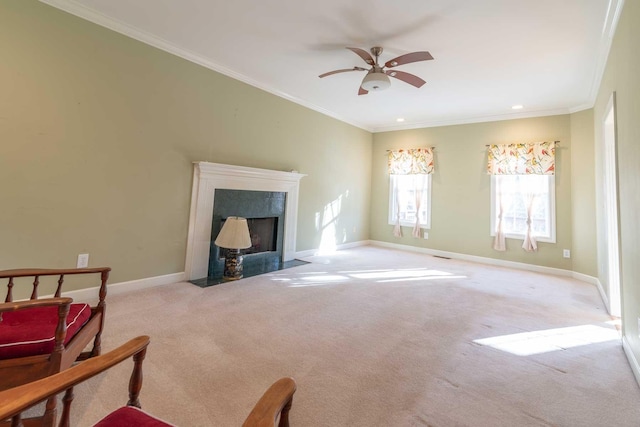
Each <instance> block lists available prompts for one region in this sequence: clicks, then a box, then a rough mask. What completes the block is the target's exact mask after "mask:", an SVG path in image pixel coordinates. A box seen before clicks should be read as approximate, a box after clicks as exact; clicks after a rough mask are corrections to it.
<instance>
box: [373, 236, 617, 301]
mask: <svg viewBox="0 0 640 427" xmlns="http://www.w3.org/2000/svg"><path fill="white" fill-rule="evenodd" d="M369 244H370V245H372V246H379V247H383V248H390V249H397V250H401V251H409V252H418V253H423V254H427V255H436V256H443V257H447V258H452V259H459V260H463V261H471V262H478V263H481V264H487V265H496V266H499V267H508V268H514V269H517V270H526V271H533V272H536V273H545V274H553V275H556V276H565V277H572V278H574V279H578V280H580V281H583V282H586V283H589V284H591V285H596V286H599V289H600V294H601V296H602V295H604V293H603V291H602V286H601V285H600V281H599V280H598V278H597V277H593V276H589V275H586V274H582V273H576V272H575V271H571V270H564V269H562V268H555V267H545V266H542V265H535V264H527V263H524V262H516V261H505V260H501V259H494V258H487V257H481V256H476V255H468V254H460V253H457V252H447V251H441V250H438V249H430V248H420V247H416V246H409V245H400V244H397V243H389V242H382V241H380V240H371V241H370V243H369Z"/></svg>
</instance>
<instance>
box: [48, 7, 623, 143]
mask: <svg viewBox="0 0 640 427" xmlns="http://www.w3.org/2000/svg"><path fill="white" fill-rule="evenodd" d="M39 1H40V2H41V3H44V4H47V5H49V6H51V7H54V8H56V9H59V10H62V11H64V12H67V13H69V14H71V15H74V16H77V17H79V18H82V19H84V20H86V21H89V22H92V23H94V24H97V25H100V26H101V27H105V28H108V29H110V30H112V31H115V32H117V33H120V34H123V35H125V36H127V37H130V38H132V39H134V40H137V41H140V42H142V43H145V44H147V45H150V46H153V47H155V48H158V49H160V50H163V51H165V52H168V53H170V54H172V55H176V56H178V57H180V58H182V59H185V60H187V61H190V62H193V63H195V64H198V65H201V66H203V67H205V68H208V69H210V70H213V71H215V72H217V73H220V74H223V75H225V76H227V77H230V78H232V79H235V80H238V81H241V82H243V83H246V84H248V85H250V86H253V87H255V88H257V89H261V90H263V91H265V92H268V93H270V94H272V95H275V96H278V97H280V98H283V99H286V100H288V101H291V102H293V103H295V104H298V105H301V106H303V107H306V108H309V109H311V110H313V111H316V112H318V113H321V114H323V115H325V116H328V117H331V118H333V119H336V120H338V121H341V122H343V123H346V124H349V125H352V126H355V127H357V128H360V129H363V130H365V131H368V132H371V133H376V132H389V131H398V130H409V129H418V128H428V127H437V126H452V125H463V124H471V123H482V122H493V121H501V120H513V119H524V118H532V117H542V116H555V115H562V114H572V113H574V112H578V111H582V110H585V109H589V108H593V106H594V105H595V101H596V97H597V95H598V91H599V89H600V84H601V81H602V77H603V75H604V70H605V68H606V63H607V59H608V57H609V51H610V50H611V43H612V41H613V36H614V34H615V30H616V27H617V24H618V21H619V19H620V14H621V12H622V7H623V5H624V0H609V5H608V9H607V16H606V18H605V22H604V25H603V28H602V32H601V38H600V42H599V46H598V48H597V57H598V59H597V66H596V71H595V74H594V78H593V81H592V84H591V89H590V92H589V97H588V101H587V103H585V104H581V105H578V106H575V107H569V108H562V109H552V110H540V111H530V112H519V113H510V114H499V115H488V116H474V117H464V118H458V119H451V120H426V121H421V122H414V123H403V124H402V125H400V124H396V125H389V126H368V125H365V124H363V123H359V122H356V121H353V120H350V119H347V118H344V117H342V116H340V115H338V114H336V113H334V112H332V111H329V110H327V109H325V108H322V107H320V106H318V105H315V104H313V103H310V102H308V101H305V100H302V99H300V98H297V97H295V96H292V95H290V94H288V93H285V92H282V91H280V90H278V89H275V88H273V87H271V86H268V85H265V84H263V83H261V82H258V81H257V80H254V79H252V78H250V77H248V76H245V75H244V74H241V73H238V72H236V71H233V70H231V69H229V68H227V67H224V66H222V65H220V64H217V63H215V62H213V61H211V60H210V59H208V58H206V57H204V56H202V55H200V54H197V53H195V52H192V51H190V50H188V49H185V48H182V47H181V46H178V45H175V44H173V43H171V42H169V41H167V40H164V39H162V38H160V37H157V36H154V35H152V34H150V33H147V32H145V31H142V30H140V29H138V28H135V27H133V26H131V25H128V24H125V23H124V22H121V21H118V20H116V19H113V18H111V17H108V16H106V15H104V14H102V13H99V12H97V11H95V10H94V9H91V8H88V7H86V6H84V5H82V4H80V3H78V2H76V1H74V0H39Z"/></svg>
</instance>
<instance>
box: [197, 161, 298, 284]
mask: <svg viewBox="0 0 640 427" xmlns="http://www.w3.org/2000/svg"><path fill="white" fill-rule="evenodd" d="M304 176H306V175H304V174H300V173H297V172H283V171H274V170H268V169H257V168H249V167H243V166H232V165H224V164H219V163H209V162H194V170H193V187H192V192H191V213H190V216H189V234H188V236H187V256H186V260H185V275H186V279H187V280H197V279H202V278H206V277H208V275H209V268H210V259H211V258H214V259H219V258H220V256H219V254H217V255H215V256H213V257H211V246H212V242H213V240H215V236H213V238H212V234H213V233H214V230H213V223H214V216H215V215H214V204H215V202H216V199H217V198H218V197H222V198H223V197H224V196H220V195H221V194H223V193H219V192H217V191H216V190H239V191H243V192H244V191H246V192H267V193H282V196H281V197H282V198H283V204H284V212H283V215H282V216H281V217H280V216H279V215H263V214H255V215H254V214H248V215H247V216H245V217H246V218H249V219H261V218H269V217H278V219H276V220H275V222H276V223H277V227H279V228H281V230H282V231H281V235H280V237H279V239H281V254H279V255H277V257H279V259H278V261H279V262H280V261H283V262H284V261H291V260H293V259H294V258H295V253H296V229H297V220H298V192H299V187H300V180H301V179H302V178H303V177H304ZM233 215H237V216H243V215H240V214H238V213H229V214H227V215H224V216H223V215H220V217H221V218H220V220H221V221H222V219H225V218H226V217H227V216H233ZM220 226H221V225H220ZM216 235H217V234H216ZM276 245H277V243H276ZM213 246H215V245H213ZM266 253H272V251H266ZM248 256H257V255H248ZM262 262H263V263H264V262H270V261H268V260H265V261H262Z"/></svg>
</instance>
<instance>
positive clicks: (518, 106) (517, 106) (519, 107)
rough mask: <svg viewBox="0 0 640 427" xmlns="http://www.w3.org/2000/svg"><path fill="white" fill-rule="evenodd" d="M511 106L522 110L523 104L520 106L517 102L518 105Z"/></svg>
mask: <svg viewBox="0 0 640 427" xmlns="http://www.w3.org/2000/svg"><path fill="white" fill-rule="evenodd" d="M511 108H513V109H514V110H522V108H523V106H522V105H520V104H518V105H514V106H513V107H511Z"/></svg>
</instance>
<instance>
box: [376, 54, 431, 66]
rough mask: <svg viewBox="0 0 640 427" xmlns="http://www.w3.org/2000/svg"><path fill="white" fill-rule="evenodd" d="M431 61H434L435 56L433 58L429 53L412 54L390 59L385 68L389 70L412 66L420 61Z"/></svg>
mask: <svg viewBox="0 0 640 427" xmlns="http://www.w3.org/2000/svg"><path fill="white" fill-rule="evenodd" d="M431 59H433V56H431V54H430V53H429V52H426V51H425V52H412V53H407V54H405V55H400V56H398V57H396V58H393V59H390V60H389V61H387V62H385V63H384V66H385V67H387V68H393V67H397V66H398V65H404V64H410V63H412V62H418V61H429V60H431Z"/></svg>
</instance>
